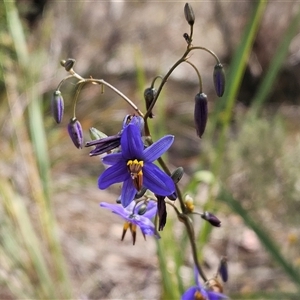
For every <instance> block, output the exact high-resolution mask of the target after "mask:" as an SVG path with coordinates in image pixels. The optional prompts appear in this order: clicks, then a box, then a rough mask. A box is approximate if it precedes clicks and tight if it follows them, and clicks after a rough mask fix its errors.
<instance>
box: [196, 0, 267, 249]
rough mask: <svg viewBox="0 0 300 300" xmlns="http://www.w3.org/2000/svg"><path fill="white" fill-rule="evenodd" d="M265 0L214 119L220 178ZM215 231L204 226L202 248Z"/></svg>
mask: <svg viewBox="0 0 300 300" xmlns="http://www.w3.org/2000/svg"><path fill="white" fill-rule="evenodd" d="M267 2H268V1H265V0H260V1H258V2H257V3H256V4H255V7H254V10H253V13H252V15H251V17H250V19H249V22H248V24H247V26H246V28H245V31H244V34H243V36H242V40H241V43H240V45H239V47H238V48H237V50H236V52H235V54H234V57H233V59H232V63H231V65H230V70H229V74H228V76H227V79H226V82H227V86H226V90H225V94H224V96H223V98H221V99H220V101H219V102H218V105H216V110H215V112H214V117H213V118H212V131H214V130H215V129H216V127H217V125H218V124H219V122H220V124H221V133H220V136H219V140H218V144H217V152H216V156H215V160H214V162H213V164H212V172H213V174H214V175H215V176H218V174H219V172H220V169H221V166H222V161H223V155H224V153H225V152H224V148H225V144H226V138H227V132H228V128H229V124H230V120H231V117H232V110H233V106H234V104H235V101H236V99H237V95H238V92H239V88H240V85H241V82H242V79H243V76H244V72H245V69H246V66H247V63H248V60H249V56H250V53H251V51H252V46H253V43H254V40H255V37H256V35H257V32H258V29H259V25H260V23H261V20H262V17H263V14H264V11H265V8H266V6H267ZM194 180H196V179H194ZM210 198H211V196H209V199H208V201H207V203H206V205H205V207H204V208H205V210H208V211H211V212H214V204H213V202H212V201H210ZM210 232H211V226H210V224H208V223H207V222H206V223H204V224H203V227H202V228H201V231H200V234H199V243H200V245H205V243H206V242H207V240H208V237H209V235H210Z"/></svg>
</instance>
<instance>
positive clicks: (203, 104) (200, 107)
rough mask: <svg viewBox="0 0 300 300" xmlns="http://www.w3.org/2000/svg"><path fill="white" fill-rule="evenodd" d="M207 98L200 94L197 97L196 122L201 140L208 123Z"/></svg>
mask: <svg viewBox="0 0 300 300" xmlns="http://www.w3.org/2000/svg"><path fill="white" fill-rule="evenodd" d="M207 113H208V112H207V96H206V95H205V94H204V93H199V94H197V95H196V96H195V110H194V120H195V126H196V130H197V135H198V136H199V137H200V138H201V137H202V135H203V133H204V131H205V127H206V122H207Z"/></svg>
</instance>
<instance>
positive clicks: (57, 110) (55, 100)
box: [51, 91, 64, 124]
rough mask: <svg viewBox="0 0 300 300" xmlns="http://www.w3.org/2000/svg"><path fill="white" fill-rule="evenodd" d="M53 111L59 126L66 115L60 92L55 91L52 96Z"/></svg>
mask: <svg viewBox="0 0 300 300" xmlns="http://www.w3.org/2000/svg"><path fill="white" fill-rule="evenodd" d="M51 111H52V116H53V118H54V120H55V121H56V123H58V124H59V123H60V122H61V121H62V118H63V115H64V99H63V97H62V95H61V92H60V91H55V92H54V93H53V95H52V98H51Z"/></svg>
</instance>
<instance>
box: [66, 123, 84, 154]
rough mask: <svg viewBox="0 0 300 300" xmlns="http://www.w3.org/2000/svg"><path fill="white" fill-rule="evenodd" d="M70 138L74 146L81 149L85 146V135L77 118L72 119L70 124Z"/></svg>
mask: <svg viewBox="0 0 300 300" xmlns="http://www.w3.org/2000/svg"><path fill="white" fill-rule="evenodd" d="M68 132H69V136H70V138H71V139H72V141H73V143H74V145H75V146H76V147H77V148H78V149H79V148H80V149H81V148H82V145H83V133H82V127H81V124H80V122H79V121H78V120H77V119H76V118H72V119H71V120H70V122H69V124H68Z"/></svg>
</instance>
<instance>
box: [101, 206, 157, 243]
mask: <svg viewBox="0 0 300 300" xmlns="http://www.w3.org/2000/svg"><path fill="white" fill-rule="evenodd" d="M135 205H136V203H135V201H132V202H131V203H130V204H129V205H128V206H127V207H126V208H124V207H123V206H122V205H120V204H109V203H106V202H101V203H100V206H101V207H104V208H108V209H110V210H111V211H112V212H113V213H115V214H117V215H119V216H120V217H122V218H123V219H124V220H125V221H126V222H125V224H124V227H123V234H122V240H123V239H124V237H125V234H126V231H127V229H128V228H130V231H131V234H132V238H133V244H135V237H136V227H137V226H138V227H140V229H141V231H142V233H143V236H144V237H145V236H146V235H154V236H156V237H157V238H160V236H159V235H158V233H157V231H156V229H155V226H154V224H153V223H152V221H151V220H150V219H151V218H153V217H154V216H155V215H156V211H157V204H156V202H155V201H149V202H148V203H147V204H146V208H144V207H143V206H144V205H145V204H144V202H142V203H140V204H138V205H136V206H135Z"/></svg>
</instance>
